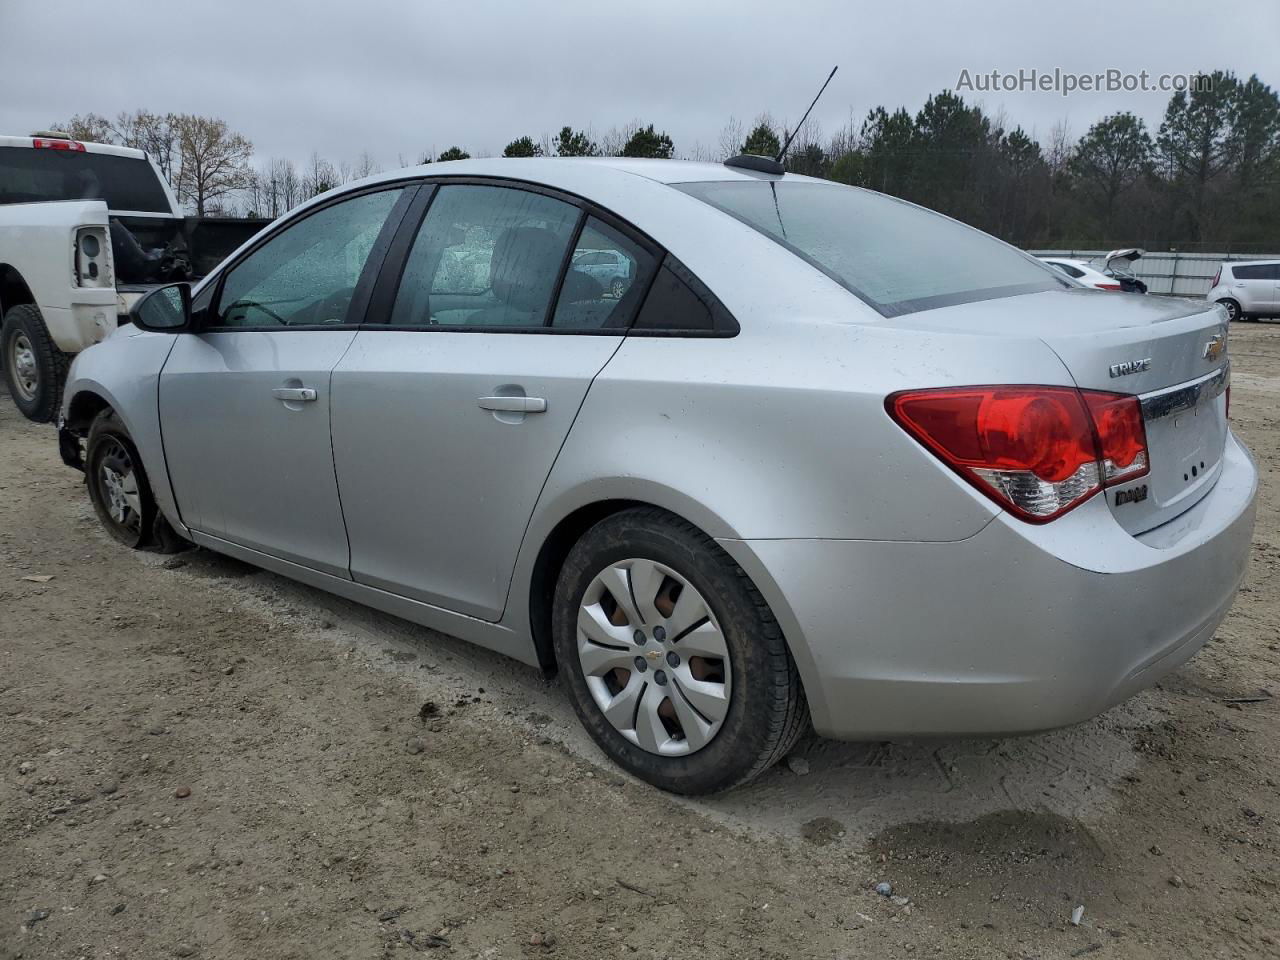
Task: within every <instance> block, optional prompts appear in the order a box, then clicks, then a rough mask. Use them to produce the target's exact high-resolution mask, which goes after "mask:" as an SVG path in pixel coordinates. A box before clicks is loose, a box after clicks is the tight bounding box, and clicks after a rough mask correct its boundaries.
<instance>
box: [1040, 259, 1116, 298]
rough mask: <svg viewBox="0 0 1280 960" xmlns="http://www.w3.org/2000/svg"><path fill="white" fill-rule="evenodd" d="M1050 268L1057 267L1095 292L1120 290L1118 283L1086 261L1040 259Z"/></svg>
mask: <svg viewBox="0 0 1280 960" xmlns="http://www.w3.org/2000/svg"><path fill="white" fill-rule="evenodd" d="M1040 259H1041V260H1043V261H1044V262H1045V263H1047V264H1049V266H1051V267H1057V268H1058V269H1059V270H1061V271H1062V272H1063V273H1065V274H1066V275H1067V276H1068V277H1070V278H1071V279H1073V280H1078V281H1080V282H1081V283H1083V284H1084V285H1085V286H1086V287H1093V288H1094V289H1096V290H1120V289H1121V286H1120V282H1119V281H1118V280H1115V279H1113V278H1111V277H1108V276H1107V275H1106V274H1105V273H1103V272H1102V271H1101V270H1098V269H1097V268H1096V267H1093V266H1091V265H1090V264H1089V261H1088V260H1074V259H1068V258H1066V257H1041V258H1040Z"/></svg>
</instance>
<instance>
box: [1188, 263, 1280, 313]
mask: <svg viewBox="0 0 1280 960" xmlns="http://www.w3.org/2000/svg"><path fill="white" fill-rule="evenodd" d="M1205 298H1206V299H1207V300H1209V301H1210V302H1212V303H1220V304H1222V306H1223V307H1224V308H1226V311H1227V318H1228V319H1230V320H1256V319H1258V318H1259V317H1280V260H1253V261H1249V262H1247V263H1240V262H1227V263H1224V264H1223V265H1222V266H1220V267H1219V268H1218V270H1217V272H1216V273H1215V274H1214V275H1213V286H1212V287H1211V288H1210V290H1209V292H1208V293H1207V294H1205Z"/></svg>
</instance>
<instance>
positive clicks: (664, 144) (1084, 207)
mask: <svg viewBox="0 0 1280 960" xmlns="http://www.w3.org/2000/svg"><path fill="white" fill-rule="evenodd" d="M1209 79H1210V82H1209V83H1208V84H1205V85H1204V89H1197V90H1194V91H1191V92H1187V91H1183V92H1178V93H1175V94H1173V96H1172V97H1171V98H1170V99H1169V102H1168V104H1167V106H1166V109H1165V113H1164V118H1163V120H1162V121H1161V123H1160V125H1159V127H1157V128H1156V129H1154V130H1153V129H1149V128H1148V127H1147V125H1146V123H1145V122H1144V121H1143V120H1142V119H1140V118H1138V117H1137V116H1135V115H1134V114H1132V113H1129V112H1119V113H1115V114H1112V115H1110V116H1107V117H1103V118H1102V119H1100V120H1098V121H1097V122H1096V123H1094V124H1092V125H1091V126H1090V127H1089V128H1088V129H1087V130H1085V131H1084V133H1083V134H1082V135H1080V136H1079V137H1078V138H1077V137H1075V136H1073V134H1072V132H1071V131H1070V130H1069V129H1068V128H1067V127H1066V126H1065V124H1059V125H1057V126H1055V127H1054V128H1053V129H1052V130H1051V131H1049V133H1048V135H1047V136H1045V137H1043V138H1037V137H1036V136H1035V135H1034V134H1033V133H1030V132H1028V131H1026V130H1024V129H1023V128H1022V127H1020V126H1016V125H1015V126H1010V125H1009V123H1008V122H1007V120H1006V118H1005V117H1004V115H1003V114H990V113H987V112H986V111H985V110H984V109H983V108H982V106H980V105H977V104H972V103H967V102H966V101H965V100H964V98H962V97H960V96H958V95H956V94H955V93H953V92H951V91H943V92H941V93H938V94H935V95H934V96H931V97H929V99H928V100H927V101H926V102H925V104H924V106H923V107H921V108H920V110H919V111H917V112H916V113H914V114H912V113H911V112H909V111H908V110H907V109H906V108H905V107H898V108H897V109H895V110H893V111H890V110H888V109H886V108H885V107H876V108H875V109H873V110H871V111H869V112H868V114H867V115H866V117H865V119H864V120H862V122H861V123H860V124H854V123H852V122H851V123H850V124H849V125H848V126H847V127H845V128H844V129H841V130H839V131H837V132H836V133H835V134H834V135H831V136H825V135H824V134H823V132H822V130H821V128H820V127H819V126H818V124H816V123H814V122H810V123H808V124H806V125H805V126H804V127H802V128H801V129H800V130H799V131H797V132H796V136H795V138H794V141H793V143H792V146H791V149H790V151H789V153H788V156H787V160H786V164H787V168H788V169H789V170H791V171H794V172H797V173H804V174H808V175H811V176H817V177H825V178H828V179H831V180H836V181H839V182H842V183H849V184H855V185H858V186H864V187H869V188H871V189H875V190H880V191H883V192H885V193H889V194H892V195H894V196H898V197H903V198H905V199H907V200H912V201H915V202H917V203H921V204H924V205H925V206H928V207H931V208H933V209H935V210H939V211H941V212H942V213H946V214H948V215H950V216H953V217H955V218H957V219H959V220H962V221H964V222H966V223H969V224H972V225H974V226H976V227H979V228H980V229H983V230H986V231H988V232H990V233H994V234H995V235H997V236H999V237H1002V238H1004V239H1006V240H1008V241H1010V242H1012V243H1014V244H1017V245H1018V246H1022V247H1028V248H1042V247H1053V248H1061V247H1107V246H1123V245H1138V246H1145V247H1148V248H1151V249H1161V248H1168V247H1174V248H1178V249H1193V248H1194V247H1195V246H1196V245H1199V246H1201V247H1212V248H1215V249H1221V248H1230V249H1236V250H1248V249H1254V250H1262V249H1266V250H1276V249H1280V97H1278V96H1277V94H1276V92H1275V91H1274V90H1272V89H1271V87H1269V86H1268V85H1266V84H1264V83H1263V82H1262V81H1261V80H1259V79H1258V77H1257V76H1256V75H1255V76H1250V77H1249V78H1248V79H1247V80H1242V79H1239V78H1237V77H1236V76H1235V75H1234V74H1233V73H1231V72H1229V71H1215V72H1214V73H1212V74H1210V75H1209ZM56 129H60V130H65V131H67V132H68V133H70V134H71V135H72V136H74V137H76V138H77V139H87V140H97V141H100V142H110V143H121V144H125V145H128V146H135V147H140V148H141V149H144V150H147V151H148V152H149V153H150V154H151V155H152V156H154V157H155V158H156V160H157V162H158V163H159V164H160V166H161V168H162V169H163V170H164V171H165V173H166V175H167V176H168V177H169V179H170V182H171V183H173V184H174V186H175V189H176V190H177V191H178V194H179V196H180V197H181V198H182V200H183V202H184V203H186V204H188V205H189V206H190V207H191V208H192V209H194V210H196V211H197V212H198V213H202V214H217V213H232V212H236V213H243V214H254V215H260V216H270V217H275V216H278V215H279V214H281V213H283V212H284V211H286V210H288V209H289V208H290V207H292V206H294V205H295V204H297V203H299V202H301V201H302V200H305V199H307V198H308V197H311V196H314V195H315V194H317V193H322V192H324V191H325V190H328V189H331V188H332V187H335V186H337V185H339V184H342V183H345V182H347V181H348V180H352V179H357V178H359V177H363V176H368V175H369V174H372V173H376V172H379V171H380V170H381V166H380V164H379V161H377V160H375V159H374V157H373V156H372V155H371V154H369V153H368V152H365V153H362V154H361V155H360V157H358V158H357V159H355V160H354V161H345V160H343V161H337V162H334V161H330V160H327V159H325V158H323V157H321V156H320V155H319V154H318V153H314V152H313V153H312V155H311V159H310V160H309V161H308V162H307V163H306V164H305V165H304V166H303V167H301V168H299V167H298V166H296V165H295V164H294V162H293V161H291V160H288V159H281V158H274V159H270V160H266V161H262V162H259V163H258V164H256V165H255V164H254V163H253V156H252V146H251V145H250V144H249V142H248V140H246V139H245V138H244V137H242V136H240V135H239V134H237V133H235V132H234V131H232V130H230V129H229V128H228V127H227V125H226V124H225V123H224V122H223V121H221V120H217V119H213V118H207V117H190V116H182V115H173V114H169V115H165V116H158V115H154V114H150V113H148V112H147V111H142V110H139V111H135V112H134V113H132V114H120V115H119V116H118V117H117V118H116V119H115V120H113V121H109V120H106V119H104V118H102V117H98V116H96V115H94V114H88V115H85V116H77V117H73V118H72V119H71V120H70V121H68V122H67V123H65V124H59V125H56ZM788 136H789V131H788V130H787V127H786V124H779V123H775V122H774V121H773V120H772V119H771V118H770V117H769V116H768V115H767V114H764V115H761V116H760V117H758V118H757V119H756V120H755V121H753V122H752V124H750V125H749V126H748V125H744V124H742V123H741V122H739V121H737V120H735V119H732V118H731V119H730V120H729V122H728V123H727V124H726V125H725V127H724V129H723V130H721V132H720V134H719V136H718V138H717V139H716V141H715V142H714V143H713V144H712V145H711V146H705V145H703V144H701V143H699V144H694V145H693V146H691V147H689V148H687V149H686V150H684V151H682V152H681V153H680V154H677V151H676V150H675V145H674V143H673V141H672V139H671V137H670V136H669V135H668V134H667V133H665V132H664V131H662V130H660V129H658V128H657V127H656V126H655V125H654V124H641V123H639V122H633V123H630V124H627V125H624V126H622V127H614V128H612V129H610V130H609V131H608V132H607V133H604V134H602V135H599V136H597V135H595V134H594V133H592V131H591V130H590V129H585V130H580V129H575V128H573V127H567V126H566V127H563V128H561V130H560V131H559V133H557V134H555V135H550V134H544V135H543V136H541V137H536V138H535V137H534V136H531V135H524V136H520V137H518V138H516V139H514V140H512V141H511V142H510V143H508V144H507V145H506V147H505V148H504V149H503V150H502V153H501V155H502V156H504V157H537V156H548V157H552V156H556V157H565V156H627V157H656V158H663V159H666V158H671V157H673V156H677V155H680V156H684V157H687V158H690V159H698V160H722V159H724V158H726V157H728V156H732V155H733V154H737V153H756V154H763V155H767V156H773V155H776V154H777V153H778V152H779V150H780V149H781V146H782V143H783V141H784V140H785V139H786V138H787V137H788ZM469 156H471V154H470V153H469V152H468V151H467V150H466V149H465V148H464V147H462V146H451V147H449V148H448V149H447V150H444V151H443V152H441V153H440V154H438V155H435V154H432V153H430V152H427V153H424V154H422V155H419V156H417V157H415V158H410V159H409V160H406V159H405V158H403V157H401V158H399V159H398V162H397V166H406V165H408V164H409V163H411V162H415V161H416V162H418V163H430V162H433V161H445V160H458V159H465V158H467V157H469Z"/></svg>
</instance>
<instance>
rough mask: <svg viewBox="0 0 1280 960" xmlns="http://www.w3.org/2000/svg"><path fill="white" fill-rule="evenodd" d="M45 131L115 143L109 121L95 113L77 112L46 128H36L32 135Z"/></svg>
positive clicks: (93, 141) (93, 140) (95, 141)
mask: <svg viewBox="0 0 1280 960" xmlns="http://www.w3.org/2000/svg"><path fill="white" fill-rule="evenodd" d="M46 133H56V134H59V135H62V134H65V135H66V136H68V137H70V138H71V139H72V140H88V141H89V142H90V143H115V140H114V138H113V137H112V132H111V121H109V120H108V119H107V118H106V117H100V116H98V115H97V114H96V113H86V114H83V115H81V114H78V113H77V114H76V115H75V116H74V117H72V118H71V119H70V120H63V121H62V122H60V123H55V124H53V125H51V126H50V127H49V129H48V130H37V131H36V132H35V133H34V134H32V136H36V135H39V134H46Z"/></svg>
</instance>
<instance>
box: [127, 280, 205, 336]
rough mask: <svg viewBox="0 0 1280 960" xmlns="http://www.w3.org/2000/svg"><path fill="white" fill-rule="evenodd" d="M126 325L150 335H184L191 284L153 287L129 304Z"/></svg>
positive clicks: (186, 325) (187, 324)
mask: <svg viewBox="0 0 1280 960" xmlns="http://www.w3.org/2000/svg"><path fill="white" fill-rule="evenodd" d="M129 320H130V322H131V323H132V324H133V325H134V326H135V327H137V328H138V329H139V330H149V331H151V332H152V333H185V332H187V331H188V330H190V329H191V284H189V283H170V284H168V285H167V286H163V287H156V288H155V289H154V290H152V291H151V292H150V293H148V294H146V295H145V296H144V297H143V298H142V299H141V300H139V301H138V302H137V303H135V304H134V305H133V309H131V310H130V311H129Z"/></svg>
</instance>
